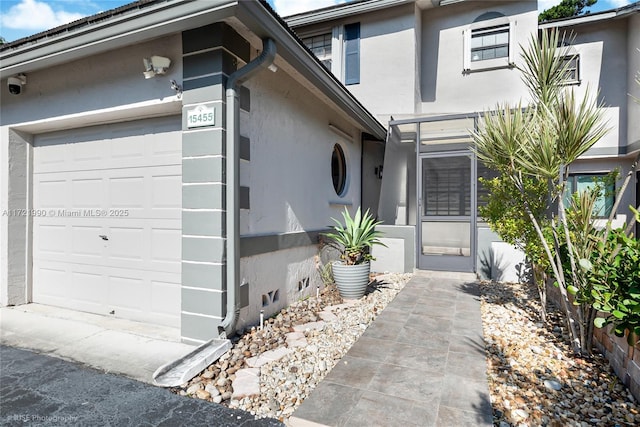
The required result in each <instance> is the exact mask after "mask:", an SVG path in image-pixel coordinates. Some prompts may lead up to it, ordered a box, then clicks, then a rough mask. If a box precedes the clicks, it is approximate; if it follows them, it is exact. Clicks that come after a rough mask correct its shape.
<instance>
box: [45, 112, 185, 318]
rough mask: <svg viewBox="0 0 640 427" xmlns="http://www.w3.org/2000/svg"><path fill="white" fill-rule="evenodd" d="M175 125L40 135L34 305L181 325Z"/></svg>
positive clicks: (148, 123)
mask: <svg viewBox="0 0 640 427" xmlns="http://www.w3.org/2000/svg"><path fill="white" fill-rule="evenodd" d="M180 127H181V124H180V118H179V117H169V118H167V117H164V118H156V119H149V120H140V121H134V122H126V123H118V124H110V125H103V126H93V127H88V128H81V129H73V130H67V131H61V132H54V133H49V134H43V135H38V136H37V137H36V139H35V141H34V153H33V206H34V212H33V214H34V219H33V301H34V302H39V303H43V304H50V305H56V306H60V307H66V308H71V309H75V310H80V311H87V312H91V313H99V314H105V315H113V316H115V317H122V318H127V319H132V320H139V321H144V322H150V323H156V324H163V325H169V326H179V322H180V259H181V208H182V178H181V172H182V166H181V163H182V154H181V153H182V150H181V132H180Z"/></svg>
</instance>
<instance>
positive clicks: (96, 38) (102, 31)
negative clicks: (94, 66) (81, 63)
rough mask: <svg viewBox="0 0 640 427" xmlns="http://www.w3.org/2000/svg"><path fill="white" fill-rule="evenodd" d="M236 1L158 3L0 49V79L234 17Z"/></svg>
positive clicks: (211, 0) (213, 0) (212, 0)
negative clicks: (12, 47)
mask: <svg viewBox="0 0 640 427" xmlns="http://www.w3.org/2000/svg"><path fill="white" fill-rule="evenodd" d="M237 4H238V1H228V0H226V1H223V0H219V1H215V0H210V1H207V2H181V1H177V2H161V3H160V2H159V3H158V4H156V5H151V6H148V7H146V8H144V9H141V10H139V11H137V12H133V13H130V14H125V15H121V16H117V17H113V18H111V19H108V20H105V21H102V22H100V23H96V24H93V25H89V26H86V27H83V28H79V29H74V31H70V32H68V33H63V34H58V35H56V36H53V37H51V38H43V39H38V40H37V41H35V42H34V43H28V44H22V45H19V46H17V47H16V48H14V49H7V50H4V51H2V52H0V61H1V64H2V65H1V66H0V78H6V77H8V76H10V75H13V74H17V73H26V72H29V71H33V70H37V69H42V68H45V67H50V66H53V65H57V64H61V63H64V62H69V61H73V60H75V59H79V58H82V57H84V56H88V55H94V54H96V53H100V52H105V51H108V50H112V49H116V48H118V47H122V46H126V45H130V44H132V43H136V42H140V41H142V40H148V39H150V38H155V37H160V36H163V35H168V34H173V33H177V32H180V31H183V30H186V29H188V28H194V27H198V26H204V25H207V24H209V23H211V22H216V21H220V20H223V19H226V18H228V17H230V16H233V15H234V13H235V7H236V6H237Z"/></svg>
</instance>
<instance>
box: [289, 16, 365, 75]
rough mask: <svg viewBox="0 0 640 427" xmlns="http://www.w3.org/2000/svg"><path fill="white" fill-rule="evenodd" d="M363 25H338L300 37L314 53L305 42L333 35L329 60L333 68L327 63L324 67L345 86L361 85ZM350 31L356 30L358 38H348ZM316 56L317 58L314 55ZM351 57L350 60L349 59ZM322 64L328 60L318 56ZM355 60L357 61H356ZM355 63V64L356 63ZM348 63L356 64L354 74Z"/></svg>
mask: <svg viewBox="0 0 640 427" xmlns="http://www.w3.org/2000/svg"><path fill="white" fill-rule="evenodd" d="M361 28H362V25H361V23H360V22H350V23H346V24H342V25H337V26H334V27H324V28H320V29H317V30H315V31H310V32H308V33H302V34H299V35H298V37H299V38H300V41H302V43H303V44H304V45H305V46H306V47H307V49H309V50H310V51H311V53H313V49H311V47H310V46H309V45H308V44H307V43H306V42H305V41H306V40H308V39H311V38H313V37H319V36H328V35H329V34H330V35H331V56H330V58H329V59H328V60H329V61H331V66H330V67H327V66H326V64H325V63H323V65H324V66H325V68H327V69H328V70H329V71H331V72H332V73H333V75H334V76H336V77H337V78H338V80H340V82H342V83H343V84H344V85H345V86H349V85H353V84H359V83H360V77H361V66H360V64H361V60H360V59H361V58H360V54H361V51H362V48H361V43H360V39H361V38H362V33H361ZM350 29H354V30H356V31H355V34H356V37H352V38H348V36H349V34H347V33H348V32H349V30H350ZM314 56H316V55H315V54H314ZM348 56H349V57H350V58H349V60H348V58H347V57H348ZM316 58H318V60H319V61H320V62H323V60H324V61H326V60H327V59H321V58H319V57H318V56H316ZM354 58H355V59H354ZM354 61H355V62H354ZM347 63H355V64H357V65H356V71H355V72H354V73H353V74H352V73H351V71H352V70H351V69H350V68H349V67H348V66H347Z"/></svg>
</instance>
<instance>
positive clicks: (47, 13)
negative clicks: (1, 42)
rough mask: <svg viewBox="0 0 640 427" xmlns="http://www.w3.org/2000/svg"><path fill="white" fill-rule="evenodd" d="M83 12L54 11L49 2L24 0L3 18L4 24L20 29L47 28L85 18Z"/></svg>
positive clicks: (37, 29) (36, 29)
mask: <svg viewBox="0 0 640 427" xmlns="http://www.w3.org/2000/svg"><path fill="white" fill-rule="evenodd" d="M84 16H86V15H83V14H81V13H73V12H65V11H64V10H57V11H54V10H53V9H52V8H51V6H49V5H48V4H47V3H44V2H42V1H38V0H22V1H21V2H20V3H18V4H17V5H15V6H12V7H11V9H9V10H8V11H7V13H5V14H3V16H2V18H1V22H2V26H4V27H6V28H13V29H20V30H33V31H39V30H47V29H50V28H54V27H57V26H59V25H63V24H68V23H69V22H72V21H75V20H78V19H80V18H83V17H84Z"/></svg>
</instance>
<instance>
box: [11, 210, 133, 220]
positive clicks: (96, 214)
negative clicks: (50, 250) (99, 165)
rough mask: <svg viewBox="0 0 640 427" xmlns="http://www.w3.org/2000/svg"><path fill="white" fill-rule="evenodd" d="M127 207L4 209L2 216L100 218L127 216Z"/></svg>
mask: <svg viewBox="0 0 640 427" xmlns="http://www.w3.org/2000/svg"><path fill="white" fill-rule="evenodd" d="M129 214H130V212H129V209H5V210H3V211H2V216H9V217H17V216H20V217H25V216H28V217H34V218H38V217H65V218H66V217H69V218H73V217H76V218H100V217H128V216H129Z"/></svg>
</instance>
